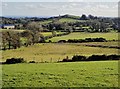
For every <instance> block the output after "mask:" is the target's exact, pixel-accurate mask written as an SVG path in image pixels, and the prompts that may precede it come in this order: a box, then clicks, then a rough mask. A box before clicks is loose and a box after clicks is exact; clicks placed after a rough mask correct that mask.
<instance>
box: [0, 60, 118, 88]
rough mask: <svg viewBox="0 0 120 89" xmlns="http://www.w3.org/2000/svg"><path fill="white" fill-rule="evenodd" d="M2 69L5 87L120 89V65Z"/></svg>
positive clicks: (3, 66)
mask: <svg viewBox="0 0 120 89" xmlns="http://www.w3.org/2000/svg"><path fill="white" fill-rule="evenodd" d="M0 66H2V86H3V87H118V74H119V73H118V61H95V62H73V63H35V64H11V65H0Z"/></svg>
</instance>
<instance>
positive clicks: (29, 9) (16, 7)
mask: <svg viewBox="0 0 120 89" xmlns="http://www.w3.org/2000/svg"><path fill="white" fill-rule="evenodd" d="M15 1H17V2H15ZM43 1H44V2H43ZM48 1H49V2H48ZM113 1H114V2H113ZM118 1H119V0H84V1H83V0H36V1H34V0H2V3H1V4H2V5H0V6H2V11H1V13H0V15H2V16H56V15H64V14H71V15H78V16H81V15H82V14H86V15H88V14H92V15H95V16H104V17H117V16H118Z"/></svg>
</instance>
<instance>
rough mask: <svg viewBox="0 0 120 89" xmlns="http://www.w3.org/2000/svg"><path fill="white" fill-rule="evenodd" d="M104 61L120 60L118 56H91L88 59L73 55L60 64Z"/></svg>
mask: <svg viewBox="0 0 120 89" xmlns="http://www.w3.org/2000/svg"><path fill="white" fill-rule="evenodd" d="M105 60H120V55H92V56H89V57H86V56H81V55H74V56H73V57H72V59H69V58H68V56H67V57H66V58H65V59H63V60H62V61H61V62H78V61H105Z"/></svg>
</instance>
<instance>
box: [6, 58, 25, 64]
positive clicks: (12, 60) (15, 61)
mask: <svg viewBox="0 0 120 89" xmlns="http://www.w3.org/2000/svg"><path fill="white" fill-rule="evenodd" d="M24 62H25V61H24V59H23V58H11V59H7V60H6V62H5V64H16V63H24Z"/></svg>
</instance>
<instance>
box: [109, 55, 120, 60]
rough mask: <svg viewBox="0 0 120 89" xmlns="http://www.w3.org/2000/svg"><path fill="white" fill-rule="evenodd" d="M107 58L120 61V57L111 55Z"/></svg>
mask: <svg viewBox="0 0 120 89" xmlns="http://www.w3.org/2000/svg"><path fill="white" fill-rule="evenodd" d="M107 58H108V59H109V60H120V55H109V56H107Z"/></svg>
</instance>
